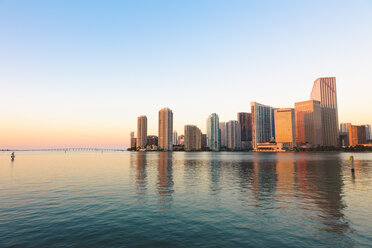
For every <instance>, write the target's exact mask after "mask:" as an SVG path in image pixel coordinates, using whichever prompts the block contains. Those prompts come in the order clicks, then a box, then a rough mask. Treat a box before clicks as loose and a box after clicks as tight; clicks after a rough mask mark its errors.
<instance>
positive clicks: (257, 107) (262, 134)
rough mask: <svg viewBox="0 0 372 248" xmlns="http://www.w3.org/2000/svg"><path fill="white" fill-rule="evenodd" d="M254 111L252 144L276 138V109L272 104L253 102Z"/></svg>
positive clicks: (252, 110) (252, 108) (254, 145)
mask: <svg viewBox="0 0 372 248" xmlns="http://www.w3.org/2000/svg"><path fill="white" fill-rule="evenodd" d="M251 113H252V146H253V148H254V149H256V148H257V144H258V143H263V142H269V141H270V140H272V139H274V138H275V137H274V134H275V131H274V130H275V124H274V109H273V108H272V107H271V106H267V105H263V104H260V103H257V102H251Z"/></svg>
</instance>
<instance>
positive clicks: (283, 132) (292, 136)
mask: <svg viewBox="0 0 372 248" xmlns="http://www.w3.org/2000/svg"><path fill="white" fill-rule="evenodd" d="M274 119H275V141H276V143H283V144H284V145H285V146H286V147H290V148H293V147H295V146H296V121H295V111H294V109H293V108H280V109H275V111H274Z"/></svg>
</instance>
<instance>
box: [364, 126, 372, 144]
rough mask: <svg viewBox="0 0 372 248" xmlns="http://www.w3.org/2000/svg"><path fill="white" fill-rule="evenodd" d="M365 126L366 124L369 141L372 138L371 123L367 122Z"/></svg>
mask: <svg viewBox="0 0 372 248" xmlns="http://www.w3.org/2000/svg"><path fill="white" fill-rule="evenodd" d="M365 126H366V139H367V141H368V140H372V136H371V125H369V124H367V125H365Z"/></svg>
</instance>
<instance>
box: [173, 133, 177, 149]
mask: <svg viewBox="0 0 372 248" xmlns="http://www.w3.org/2000/svg"><path fill="white" fill-rule="evenodd" d="M173 145H174V146H175V145H177V131H176V130H174V131H173Z"/></svg>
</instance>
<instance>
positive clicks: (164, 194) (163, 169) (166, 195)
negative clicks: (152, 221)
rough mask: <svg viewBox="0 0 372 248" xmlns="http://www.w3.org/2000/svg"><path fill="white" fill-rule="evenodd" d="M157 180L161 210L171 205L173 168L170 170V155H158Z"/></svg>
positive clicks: (164, 153) (167, 153) (168, 153)
mask: <svg viewBox="0 0 372 248" xmlns="http://www.w3.org/2000/svg"><path fill="white" fill-rule="evenodd" d="M158 156H159V159H158V162H159V163H158V180H157V189H158V196H159V204H160V205H161V208H169V207H170V206H171V205H172V203H173V196H172V194H173V192H174V189H173V185H174V182H173V168H172V153H171V152H159V153H158Z"/></svg>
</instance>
